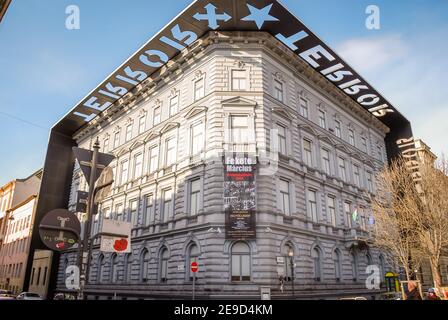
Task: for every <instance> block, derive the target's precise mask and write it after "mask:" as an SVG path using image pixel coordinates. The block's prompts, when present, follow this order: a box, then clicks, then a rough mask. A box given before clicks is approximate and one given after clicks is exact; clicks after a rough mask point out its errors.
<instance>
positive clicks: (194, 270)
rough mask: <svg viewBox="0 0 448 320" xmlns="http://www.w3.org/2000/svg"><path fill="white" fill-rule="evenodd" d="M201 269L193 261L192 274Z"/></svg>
mask: <svg viewBox="0 0 448 320" xmlns="http://www.w3.org/2000/svg"><path fill="white" fill-rule="evenodd" d="M198 270H199V267H198V263H197V262H196V261H193V262H192V263H191V272H193V273H196V272H198Z"/></svg>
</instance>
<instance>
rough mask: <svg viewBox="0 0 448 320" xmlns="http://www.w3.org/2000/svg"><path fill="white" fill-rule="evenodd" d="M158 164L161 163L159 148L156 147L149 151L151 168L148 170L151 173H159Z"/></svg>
mask: <svg viewBox="0 0 448 320" xmlns="http://www.w3.org/2000/svg"><path fill="white" fill-rule="evenodd" d="M158 162H159V147H158V146H154V147H152V148H150V149H149V168H148V172H149V173H153V172H155V171H157V167H158Z"/></svg>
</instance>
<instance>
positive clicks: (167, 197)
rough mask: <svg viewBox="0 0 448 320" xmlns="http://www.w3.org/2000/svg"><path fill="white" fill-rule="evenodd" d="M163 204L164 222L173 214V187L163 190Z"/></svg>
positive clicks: (162, 219) (162, 218)
mask: <svg viewBox="0 0 448 320" xmlns="http://www.w3.org/2000/svg"><path fill="white" fill-rule="evenodd" d="M162 193H163V205H162V212H161V213H162V217H161V219H160V220H161V221H162V222H167V221H168V218H169V216H170V214H171V211H172V206H173V204H172V190H171V189H166V190H163V192H162Z"/></svg>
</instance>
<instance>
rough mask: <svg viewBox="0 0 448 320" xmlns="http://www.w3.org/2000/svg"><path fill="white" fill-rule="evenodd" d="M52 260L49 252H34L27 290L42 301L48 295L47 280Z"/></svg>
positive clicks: (51, 254)
mask: <svg viewBox="0 0 448 320" xmlns="http://www.w3.org/2000/svg"><path fill="white" fill-rule="evenodd" d="M52 258H53V252H52V251H51V250H36V251H34V255H33V261H32V268H31V270H32V271H31V279H30V283H29V287H28V290H29V291H30V292H34V293H37V294H38V295H40V296H41V297H42V298H43V299H45V298H46V297H47V294H48V283H49V281H48V279H49V275H50V273H51V262H52Z"/></svg>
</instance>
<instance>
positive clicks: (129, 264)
mask: <svg viewBox="0 0 448 320" xmlns="http://www.w3.org/2000/svg"><path fill="white" fill-rule="evenodd" d="M125 272H126V273H125V274H126V282H127V283H130V282H131V281H132V254H131V253H129V254H127V255H126V271H125Z"/></svg>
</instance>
